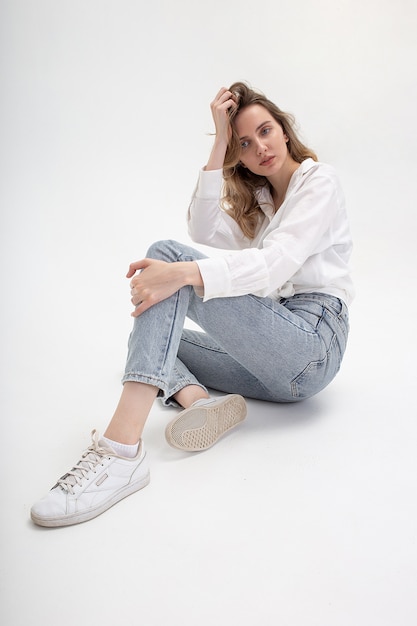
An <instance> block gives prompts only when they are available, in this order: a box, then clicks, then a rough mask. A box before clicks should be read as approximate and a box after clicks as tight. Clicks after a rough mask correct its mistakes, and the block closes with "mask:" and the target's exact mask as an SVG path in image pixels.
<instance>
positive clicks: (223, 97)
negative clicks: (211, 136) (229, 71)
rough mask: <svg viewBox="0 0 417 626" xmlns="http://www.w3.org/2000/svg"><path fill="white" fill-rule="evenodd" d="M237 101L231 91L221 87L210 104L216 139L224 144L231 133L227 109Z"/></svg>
mask: <svg viewBox="0 0 417 626" xmlns="http://www.w3.org/2000/svg"><path fill="white" fill-rule="evenodd" d="M236 107H237V102H236V98H235V96H234V95H233V94H232V92H231V91H229V90H228V89H226V88H225V87H222V88H221V89H220V91H219V93H218V94H217V95H216V97H215V98H214V100H213V102H212V103H211V104H210V108H211V113H212V115H213V120H214V125H215V127H216V139H217V140H218V141H219V140H220V141H222V142H225V143H226V144H227V143H228V142H229V140H230V137H231V135H232V129H231V127H230V121H229V114H228V110H229V109H230V108H236Z"/></svg>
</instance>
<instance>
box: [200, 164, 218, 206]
mask: <svg viewBox="0 0 417 626" xmlns="http://www.w3.org/2000/svg"><path fill="white" fill-rule="evenodd" d="M222 185H223V170H200V173H199V177H198V183H197V189H196V193H195V195H196V197H197V198H207V199H209V198H210V199H211V198H214V199H216V200H217V199H218V197H219V189H221V187H222Z"/></svg>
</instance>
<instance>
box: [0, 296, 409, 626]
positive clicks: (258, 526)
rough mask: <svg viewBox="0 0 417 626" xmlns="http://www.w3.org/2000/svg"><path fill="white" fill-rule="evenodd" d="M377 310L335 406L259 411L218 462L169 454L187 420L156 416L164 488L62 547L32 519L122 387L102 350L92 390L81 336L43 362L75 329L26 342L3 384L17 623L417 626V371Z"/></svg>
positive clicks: (157, 474)
mask: <svg viewBox="0 0 417 626" xmlns="http://www.w3.org/2000/svg"><path fill="white" fill-rule="evenodd" d="M367 297H368V298H370V299H371V297H372V296H367ZM370 299H368V301H367V300H366V299H365V298H362V299H359V300H358V301H357V303H356V305H355V306H354V307H353V310H352V335H351V342H350V345H349V350H348V353H347V355H346V359H345V362H344V365H343V368H342V370H341V372H340V374H339V376H338V378H337V379H336V380H335V381H334V382H333V383H332V384H331V385H330V387H329V388H328V389H327V390H325V391H324V392H323V393H322V394H320V395H318V396H317V397H315V398H314V399H311V400H308V401H306V402H304V403H302V404H297V405H289V406H278V405H273V404H268V403H261V402H255V401H249V402H248V406H249V414H248V418H247V420H246V421H245V422H244V424H243V425H241V426H240V427H238V428H237V429H235V430H234V431H232V432H231V433H230V434H229V435H228V436H226V437H225V438H224V439H223V440H222V441H221V442H219V444H218V445H217V446H215V447H213V448H212V449H211V450H209V451H206V452H204V453H200V454H185V453H181V452H178V451H175V450H174V449H172V448H170V447H169V446H168V445H167V444H166V442H165V440H164V436H163V431H164V425H165V423H166V422H167V420H168V419H170V418H171V416H172V415H173V412H174V411H175V409H164V408H163V407H162V406H161V405H159V404H158V405H155V408H154V410H153V412H152V415H151V418H150V420H149V422H148V424H147V427H146V437H145V440H146V444H147V448H148V452H149V455H150V458H151V463H152V476H151V484H150V485H149V486H148V487H147V488H145V489H144V490H143V491H142V492H139V493H137V494H135V495H133V496H130V497H129V498H127V499H126V500H124V501H123V502H121V503H119V504H118V505H117V506H115V507H114V508H113V509H111V510H110V511H108V512H106V513H105V514H103V515H102V516H101V517H99V518H97V519H96V520H93V521H90V522H87V523H85V524H82V525H79V526H75V527H70V528H65V529H56V530H47V529H40V528H37V527H35V526H34V525H32V523H31V522H30V521H29V509H30V506H31V504H32V501H34V500H35V499H37V498H38V497H40V496H42V495H43V493H44V492H45V491H46V490H47V489H49V488H50V487H51V486H52V483H53V482H54V480H55V479H56V478H57V477H58V476H59V475H61V474H62V473H63V472H64V471H65V470H66V469H68V468H69V466H71V465H72V464H73V463H74V462H75V461H76V460H77V459H78V456H79V452H80V451H81V450H82V449H83V448H84V447H85V446H86V445H88V443H89V430H90V428H92V427H98V428H103V427H104V425H105V421H106V420H105V419H104V418H103V417H102V416H101V415H100V413H101V412H103V413H104V406H105V405H107V406H110V404H111V405H114V402H115V400H116V398H117V396H118V393H119V390H120V387H119V378H120V373H121V372H120V371H118V370H117V368H115V366H114V356H115V355H114V353H113V352H112V351H111V350H110V354H108V355H107V356H103V354H102V353H101V349H100V346H97V349H98V352H99V354H101V359H100V360H101V362H100V363H99V364H98V366H97V367H96V370H97V371H94V370H93V375H92V378H91V380H89V381H87V382H86V380H85V373H86V371H87V370H88V369H89V368H90V363H89V358H91V359H92V360H93V355H91V356H89V355H88V354H87V352H86V353H85V354H84V355H83V358H82V359H81V360H78V368H77V367H74V363H75V361H76V355H75V354H73V353H72V349H73V348H74V351H76V349H77V347H78V345H79V344H80V345H81V343H84V344H85V343H86V342H87V336H86V335H83V333H82V332H81V331H80V332H81V337H80V338H79V339H77V338H74V339H73V341H74V342H75V346H73V345H72V343H71V340H69V339H64V340H63V342H62V346H63V349H64V352H63V353H61V345H57V344H54V345H50V344H45V345H44V348H43V350H44V351H43V353H41V354H40V353H39V348H40V346H39V345H36V344H37V341H41V340H42V338H45V336H46V335H47V334H48V333H51V332H52V335H53V336H56V337H58V335H59V330H60V329H59V328H58V326H59V324H58V325H57V324H55V326H54V327H52V328H51V327H48V328H47V327H45V326H43V325H42V324H41V326H40V327H39V326H36V328H35V327H34V325H33V322H32V321H30V319H28V321H27V324H26V325H25V324H23V325H22V326H21V328H17V327H14V326H11V329H10V332H11V333H12V334H13V335H14V338H15V339H16V337H20V339H21V341H20V343H19V342H17V345H16V348H15V350H14V351H13V353H11V355H12V359H11V365H10V366H9V367H8V368H7V369H5V370H4V372H3V382H4V383H5V385H4V387H3V392H4V399H5V403H4V404H5V413H4V420H3V427H2V430H3V435H4V438H3V442H4V443H3V453H2V459H1V463H2V476H3V481H2V482H3V487H2V491H3V496H2V501H3V504H2V523H1V524H2V529H1V538H2V543H3V546H2V558H1V581H2V582H1V594H2V614H3V616H4V619H2V623H3V624H5V625H7V626H26V625H27V624H31V625H34V624H36V625H38V624H39V625H45V624H59V625H60V626H67V625H68V626H73V625H74V624H76V623H80V622H82V623H93V622H95V621H96V620H101V621H102V623H104V624H110V623H117V622H120V623H122V622H124V623H138V624H139V623H140V624H145V625H146V626H162V625H165V624H173V625H177V624H178V625H181V626H184V625H190V626H191V625H194V624H196V623H198V624H204V625H206V624H207V625H208V624H242V625H243V624H244V625H249V624H262V625H265V626H269V625H271V626H272V625H275V624H290V625H294V626H295V625H297V626H298V625H300V626H305V625H310V624H311V625H313V624H318V625H320V626H335V625H338V626H342V625H345V624H346V625H349V626H351V625H352V624H354V625H355V626H368V625H370V624H375V625H376V624H378V626H391V625H392V624H401V625H402V626H412V625H414V624H415V623H416V619H417V596H416V594H415V581H416V578H417V566H416V563H417V542H416V534H417V533H416V528H417V506H416V475H417V455H416V439H417V423H416V415H417V412H416V403H415V400H414V399H413V398H412V391H408V392H407V391H406V390H407V389H411V390H412V388H413V385H414V384H415V381H414V377H413V376H412V371H410V367H409V366H410V363H406V362H404V363H403V366H401V367H400V368H399V369H398V370H397V374H396V375H394V376H393V375H392V367H391V366H392V357H393V355H394V353H393V352H392V351H391V353H390V350H391V347H390V346H389V342H390V336H389V334H384V332H385V331H384V328H383V327H382V326H378V322H377V321H375V320H373V319H372V317H371V316H370V311H371V305H372V302H371V301H370ZM16 314H17V315H18V313H17V311H16ZM22 319H23V316H22ZM34 319H35V320H38V321H39V319H40V318H39V319H38V316H37V315H36V313H35V315H34ZM20 321H22V320H20ZM69 321H70V317H66V316H65V315H64V316H63V319H62V324H64V325H66V324H69ZM404 339H405V340H406V337H405V338H404ZM92 344H94V340H92ZM380 344H384V345H385V347H386V345H387V344H388V348H389V349H388V352H386V351H385V349H378V346H379V345H380ZM90 348H91V346H90ZM123 351H124V347H123V350H122V351H121V353H122V352H123ZM52 357H54V359H55V360H53V359H52ZM50 359H51V361H52V362H51V363H50V365H49V367H46V363H48V362H49V360H50ZM73 361H74V362H73ZM411 365H412V364H411ZM106 369H107V374H105V371H106ZM116 370H117V371H116ZM100 377H101V378H102V381H103V383H102V384H99V378H100ZM80 399H81V400H80ZM106 417H107V416H106ZM5 427H6V431H5V432H4V428H5Z"/></svg>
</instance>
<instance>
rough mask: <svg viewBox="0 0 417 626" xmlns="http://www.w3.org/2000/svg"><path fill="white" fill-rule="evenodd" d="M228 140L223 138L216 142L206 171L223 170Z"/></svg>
mask: <svg viewBox="0 0 417 626" xmlns="http://www.w3.org/2000/svg"><path fill="white" fill-rule="evenodd" d="M226 150H227V140H226V139H223V138H217V137H216V139H215V140H214V145H213V148H212V150H211V153H210V157H209V160H208V161H207V165H206V167H205V168H204V169H205V170H206V171H210V170H221V169H222V168H223V164H224V157H225V156H226Z"/></svg>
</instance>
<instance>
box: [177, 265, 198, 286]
mask: <svg viewBox="0 0 417 626" xmlns="http://www.w3.org/2000/svg"><path fill="white" fill-rule="evenodd" d="M177 265H178V269H179V271H180V272H181V282H183V283H184V286H185V285H191V286H192V287H204V283H203V279H202V277H201V274H200V268H199V267H198V263H196V261H180V262H178V264H177Z"/></svg>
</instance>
